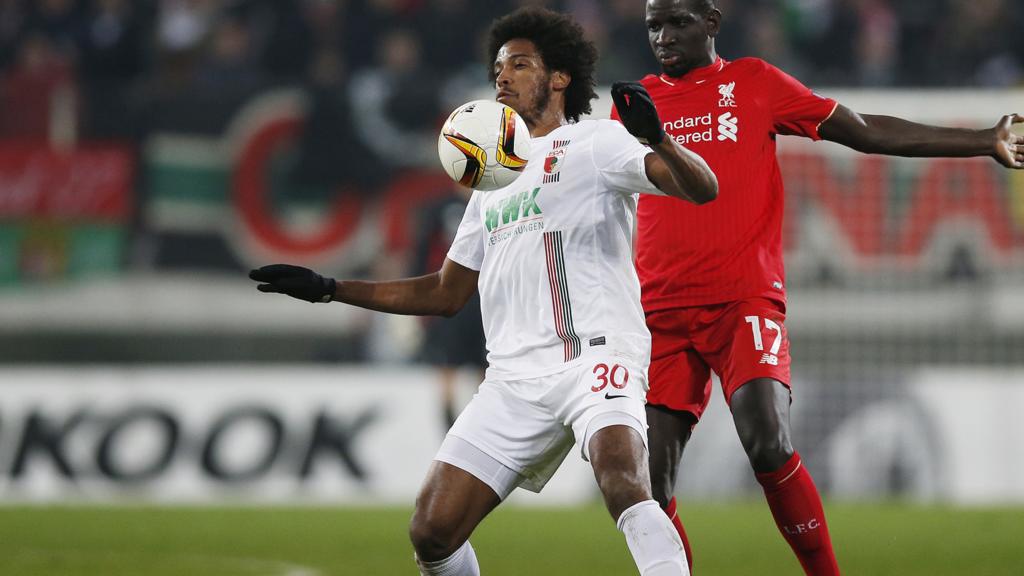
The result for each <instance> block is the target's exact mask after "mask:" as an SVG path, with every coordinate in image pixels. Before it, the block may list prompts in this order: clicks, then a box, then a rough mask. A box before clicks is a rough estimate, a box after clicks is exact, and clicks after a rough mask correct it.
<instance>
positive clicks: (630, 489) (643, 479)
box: [596, 469, 667, 518]
mask: <svg viewBox="0 0 1024 576" xmlns="http://www.w3.org/2000/svg"><path fill="white" fill-rule="evenodd" d="M596 477H597V485H598V487H599V488H600V489H601V494H602V495H603V496H604V502H605V506H606V507H607V508H608V512H609V513H611V515H612V517H613V518H618V517H619V516H620V515H621V514H622V512H623V511H624V510H625V509H626V508H629V507H630V506H632V505H634V504H636V503H638V502H643V501H644V500H650V499H651V488H650V485H649V484H648V480H647V476H646V474H642V473H640V472H639V471H637V470H628V469H606V470H602V471H600V472H598V473H597V474H596ZM666 502H667V501H666Z"/></svg>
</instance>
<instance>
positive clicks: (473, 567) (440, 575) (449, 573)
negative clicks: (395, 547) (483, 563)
mask: <svg viewBox="0 0 1024 576" xmlns="http://www.w3.org/2000/svg"><path fill="white" fill-rule="evenodd" d="M416 564H418V565H419V567H420V574H422V576H480V564H478V563H477V561H476V552H474V551H473V546H472V545H470V543H469V540H466V543H465V544H463V545H462V546H461V547H459V549H458V550H456V551H455V552H454V553H453V554H452V555H451V556H449V557H447V558H445V559H444V560H438V561H437V562H424V561H422V560H420V559H418V558H417V559H416Z"/></svg>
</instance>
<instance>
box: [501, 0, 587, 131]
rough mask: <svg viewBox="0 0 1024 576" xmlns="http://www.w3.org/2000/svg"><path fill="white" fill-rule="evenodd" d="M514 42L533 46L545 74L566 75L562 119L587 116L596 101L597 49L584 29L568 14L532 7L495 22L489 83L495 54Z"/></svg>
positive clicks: (574, 119)
mask: <svg viewBox="0 0 1024 576" xmlns="http://www.w3.org/2000/svg"><path fill="white" fill-rule="evenodd" d="M516 38H522V39H524V40H529V41H530V42H533V44H534V46H536V47H537V51H538V52H540V57H541V60H542V61H543V62H544V66H545V67H547V69H548V70H558V71H560V72H565V73H566V74H568V75H569V77H570V78H571V81H570V82H569V87H568V88H566V89H565V117H566V118H567V119H568V120H569V121H571V122H576V121H578V120H579V119H580V116H581V115H583V114H590V101H591V100H593V99H594V98H597V92H596V91H595V90H594V87H595V86H596V85H597V80H596V79H595V78H594V68H595V67H596V65H597V47H596V46H595V45H594V43H593V42H591V41H590V40H588V39H587V37H586V35H584V33H583V27H581V26H580V25H579V24H578V23H577V22H576V21H575V20H573V19H572V18H571V17H570V16H569V15H568V14H562V13H560V12H554V11H552V10H548V9H546V8H534V7H530V8H521V9H519V10H516V11H515V12H512V13H511V14H508V15H506V16H503V17H502V18H499V19H497V20H495V21H494V23H493V24H492V25H491V31H490V34H489V35H488V39H487V56H488V59H487V68H488V70H489V75H490V79H491V81H492V82H493V81H494V80H495V78H496V76H495V74H494V60H495V59H496V58H497V57H498V50H500V49H501V47H502V46H503V45H504V44H505V43H506V42H508V41H509V40H514V39H516Z"/></svg>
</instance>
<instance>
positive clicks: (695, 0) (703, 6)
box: [690, 0, 717, 16]
mask: <svg viewBox="0 0 1024 576" xmlns="http://www.w3.org/2000/svg"><path fill="white" fill-rule="evenodd" d="M690 7H691V8H693V11H694V12H696V13H697V14H700V15H701V16H707V15H708V14H710V13H711V11H712V10H714V9H715V8H717V6H715V0H690Z"/></svg>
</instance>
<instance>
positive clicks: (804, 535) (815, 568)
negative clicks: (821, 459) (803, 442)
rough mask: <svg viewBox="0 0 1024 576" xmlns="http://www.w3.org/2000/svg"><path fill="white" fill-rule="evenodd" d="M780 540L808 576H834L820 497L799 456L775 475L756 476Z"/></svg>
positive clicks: (794, 456)
mask: <svg viewBox="0 0 1024 576" xmlns="http://www.w3.org/2000/svg"><path fill="white" fill-rule="evenodd" d="M756 476H757V481H758V482H760V483H761V486H762V487H763V488H764V495H765V498H767V500H768V507H769V508H771V510H772V516H774V517H775V525H776V526H778V527H779V532H781V533H782V537H783V538H785V539H786V542H789V545H790V547H791V548H793V552H795V553H796V557H797V559H798V560H799V561H800V565H801V566H803V567H804V573H806V574H807V575H808V576H835V575H838V574H839V566H838V565H837V564H836V557H835V554H834V553H833V551H832V540H831V539H830V538H829V536H828V526H827V525H826V524H825V511H824V510H823V509H822V507H821V497H820V496H818V489H817V488H815V487H814V480H812V479H811V475H810V473H808V472H807V468H805V467H804V466H803V463H802V462H801V461H800V455H799V454H793V457H792V458H790V459H789V461H788V462H786V463H785V464H783V465H782V468H779V469H778V470H776V471H775V472H768V473H766V474H757V475H756Z"/></svg>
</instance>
